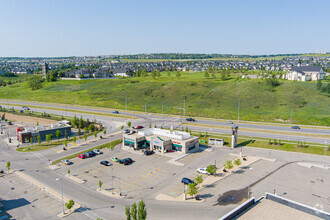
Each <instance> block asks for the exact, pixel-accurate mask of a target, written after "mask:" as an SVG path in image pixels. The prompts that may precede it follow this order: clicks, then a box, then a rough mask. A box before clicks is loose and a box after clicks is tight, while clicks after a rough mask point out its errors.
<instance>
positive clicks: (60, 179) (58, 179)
mask: <svg viewBox="0 0 330 220" xmlns="http://www.w3.org/2000/svg"><path fill="white" fill-rule="evenodd" d="M56 181H60V185H61V194H62V214H63V215H64V202H63V185H62V178H57V179H56Z"/></svg>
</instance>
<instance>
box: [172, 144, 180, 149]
mask: <svg viewBox="0 0 330 220" xmlns="http://www.w3.org/2000/svg"><path fill="white" fill-rule="evenodd" d="M173 146H174V147H180V148H182V146H181V145H178V144H173Z"/></svg>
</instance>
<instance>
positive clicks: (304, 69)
mask: <svg viewBox="0 0 330 220" xmlns="http://www.w3.org/2000/svg"><path fill="white" fill-rule="evenodd" d="M321 69H322V67H321V66H313V65H311V66H293V67H291V71H296V72H301V73H303V72H320V71H321Z"/></svg>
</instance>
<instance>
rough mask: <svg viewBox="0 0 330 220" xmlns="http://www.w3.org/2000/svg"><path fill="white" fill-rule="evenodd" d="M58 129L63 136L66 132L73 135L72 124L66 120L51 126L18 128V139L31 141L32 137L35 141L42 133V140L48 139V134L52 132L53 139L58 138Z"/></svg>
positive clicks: (23, 141)
mask: <svg viewBox="0 0 330 220" xmlns="http://www.w3.org/2000/svg"><path fill="white" fill-rule="evenodd" d="M56 131H60V132H61V137H64V136H65V132H66V133H67V135H68V136H70V135H71V125H69V124H67V123H66V121H60V122H58V123H56V124H51V125H49V126H36V127H28V128H24V127H19V128H17V130H16V134H17V140H18V141H19V142H21V143H29V142H30V139H31V137H32V140H33V142H37V141H38V136H39V135H40V141H44V140H46V135H49V134H52V135H53V139H55V138H56Z"/></svg>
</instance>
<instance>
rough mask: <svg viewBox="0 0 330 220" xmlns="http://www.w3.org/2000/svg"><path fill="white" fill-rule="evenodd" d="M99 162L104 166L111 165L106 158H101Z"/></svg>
mask: <svg viewBox="0 0 330 220" xmlns="http://www.w3.org/2000/svg"><path fill="white" fill-rule="evenodd" d="M100 164H102V165H104V166H111V165H112V164H111V163H110V162H109V161H107V160H103V161H101V162H100Z"/></svg>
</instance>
